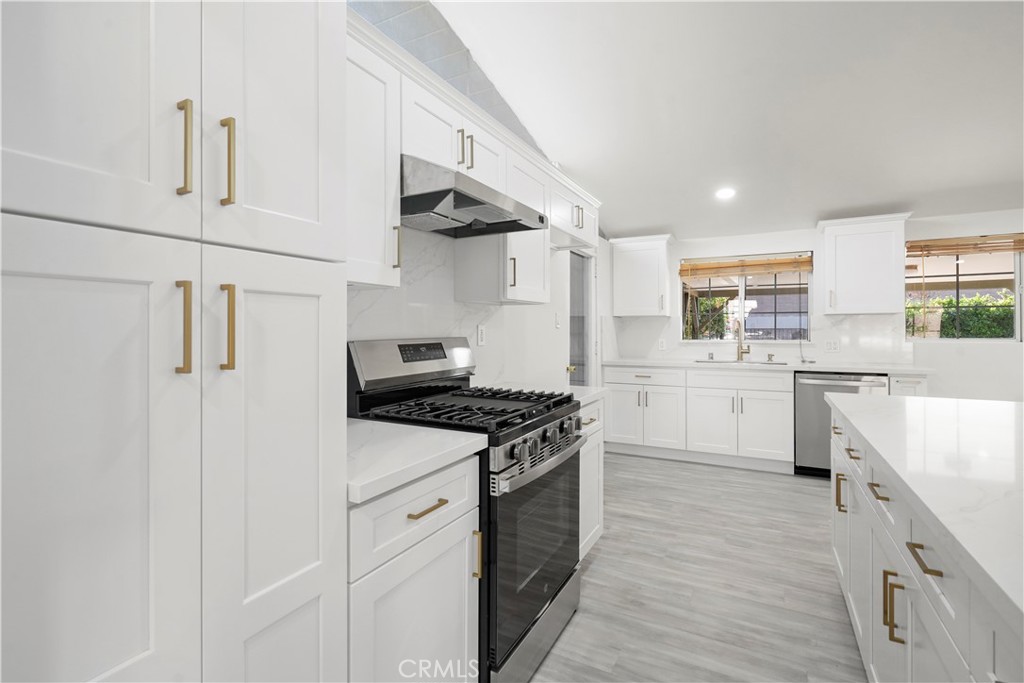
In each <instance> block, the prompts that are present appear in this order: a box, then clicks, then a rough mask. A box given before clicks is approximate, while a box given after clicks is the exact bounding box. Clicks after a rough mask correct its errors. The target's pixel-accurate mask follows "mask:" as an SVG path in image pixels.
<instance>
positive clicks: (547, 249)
mask: <svg viewBox="0 0 1024 683" xmlns="http://www.w3.org/2000/svg"><path fill="white" fill-rule="evenodd" d="M502 238H503V239H504V240H505V256H506V258H505V263H504V266H505V269H506V275H505V298H506V299H507V300H509V301H519V302H523V303H547V302H549V301H551V246H550V243H549V242H548V231H547V230H524V231H521V232H510V233H508V234H507V235H503V236H502ZM473 239H480V238H479V237H474V238H473Z"/></svg>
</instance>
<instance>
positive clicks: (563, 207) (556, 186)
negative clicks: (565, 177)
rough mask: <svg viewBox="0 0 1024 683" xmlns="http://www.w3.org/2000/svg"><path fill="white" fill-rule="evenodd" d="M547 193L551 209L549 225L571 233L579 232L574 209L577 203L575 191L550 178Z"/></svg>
mask: <svg viewBox="0 0 1024 683" xmlns="http://www.w3.org/2000/svg"><path fill="white" fill-rule="evenodd" d="M548 195H549V196H550V197H551V210H550V214H549V216H548V218H549V219H550V220H551V227H552V228H555V229H557V230H562V231H563V232H567V233H570V234H572V235H575V233H577V232H579V227H578V226H577V224H578V223H579V217H578V213H577V211H576V207H577V206H578V205H579V203H578V201H577V199H576V193H575V192H573V191H572V190H570V189H569V188H567V187H566V186H565V185H563V184H562V183H560V182H558V181H557V180H555V179H554V178H552V179H551V180H550V184H549V186H548Z"/></svg>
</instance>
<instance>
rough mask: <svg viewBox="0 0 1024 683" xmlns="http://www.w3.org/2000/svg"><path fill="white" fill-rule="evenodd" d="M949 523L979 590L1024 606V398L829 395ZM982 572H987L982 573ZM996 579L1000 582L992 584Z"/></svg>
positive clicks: (926, 506) (924, 506) (936, 519)
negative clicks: (1023, 401) (998, 593)
mask: <svg viewBox="0 0 1024 683" xmlns="http://www.w3.org/2000/svg"><path fill="white" fill-rule="evenodd" d="M825 401H826V402H827V403H828V404H829V405H831V406H832V407H833V408H835V409H836V410H838V411H839V412H840V413H842V414H843V415H844V416H845V417H846V418H847V419H848V420H849V422H850V425H851V426H852V427H853V429H855V430H856V431H857V432H858V433H859V434H860V435H861V436H862V437H863V438H864V439H866V440H867V442H868V443H869V444H871V446H872V447H873V449H874V450H875V451H877V452H878V454H879V455H881V456H882V458H884V459H885V461H886V463H887V464H888V465H889V466H890V467H891V469H892V470H893V471H894V473H895V474H896V475H897V476H898V477H899V478H900V479H902V483H903V484H904V485H905V486H906V488H908V489H909V490H910V493H911V498H913V497H916V498H917V499H918V501H919V502H920V505H919V506H914V508H915V512H916V513H918V514H919V515H930V516H931V517H932V518H933V519H932V520H926V522H930V524H929V526H934V527H936V531H939V530H940V529H943V530H945V531H946V532H947V533H948V535H949V537H950V538H951V539H952V541H953V543H955V544H956V545H957V546H959V548H954V550H956V551H958V552H957V554H958V555H959V556H960V557H961V558H965V559H966V560H967V562H968V563H969V564H974V565H976V566H975V567H973V571H972V568H971V567H970V566H964V567H963V569H964V571H965V572H967V573H968V574H969V575H972V581H974V582H975V583H979V582H980V583H982V584H985V583H989V586H988V588H989V590H988V591H985V588H986V586H984V585H979V586H978V587H979V589H981V590H983V592H988V593H989V594H990V598H991V599H997V598H999V597H1000V596H999V595H993V594H992V588H996V589H997V590H998V591H999V592H1001V593H1002V596H1003V599H1004V600H1006V599H1009V600H1010V601H1011V602H1012V604H1013V605H1015V606H1016V608H1017V610H1018V611H1019V610H1021V609H1022V606H1024V445H1022V442H1024V404H1022V403H1013V402H1009V401H979V400H969V399H953V398H926V397H917V396H906V397H903V396H872V395H863V394H835V393H828V394H825ZM979 572H980V573H979ZM992 584H994V586H993V585H992Z"/></svg>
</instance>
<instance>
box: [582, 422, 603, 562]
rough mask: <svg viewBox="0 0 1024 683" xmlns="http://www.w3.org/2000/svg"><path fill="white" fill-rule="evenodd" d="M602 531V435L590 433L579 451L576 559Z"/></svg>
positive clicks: (584, 553) (585, 552) (591, 545)
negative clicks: (578, 529)
mask: <svg viewBox="0 0 1024 683" xmlns="http://www.w3.org/2000/svg"><path fill="white" fill-rule="evenodd" d="M602 531H604V435H603V434H602V433H601V432H597V433H596V434H592V435H591V436H590V438H589V440H588V441H587V445H586V446H584V447H583V450H581V451H580V559H581V560H582V559H583V557H584V555H586V554H587V553H588V552H590V549H591V548H593V547H594V544H595V543H597V539H598V538H599V537H600V536H601V532H602Z"/></svg>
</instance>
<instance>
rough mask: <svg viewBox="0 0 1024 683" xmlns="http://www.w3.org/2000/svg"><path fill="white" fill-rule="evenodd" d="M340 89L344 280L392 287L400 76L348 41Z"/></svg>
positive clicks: (397, 271) (396, 270)
mask: <svg viewBox="0 0 1024 683" xmlns="http://www.w3.org/2000/svg"><path fill="white" fill-rule="evenodd" d="M345 88H346V90H345V105H346V112H347V117H346V119H345V131H346V139H345V152H346V155H345V156H346V160H347V165H346V173H345V178H346V182H345V193H346V194H345V209H346V218H345V226H346V229H347V234H348V239H347V240H346V244H347V246H348V260H347V263H348V281H349V282H350V283H361V284H368V285H380V286H387V287H398V286H399V285H400V284H401V268H400V266H401V264H400V263H399V262H398V259H399V253H398V241H399V239H400V236H399V234H398V231H399V229H400V228H399V222H400V220H401V218H400V216H399V211H400V207H399V202H400V199H401V197H400V191H401V190H400V187H401V178H400V175H399V174H400V171H401V154H402V151H401V135H402V121H401V113H402V109H401V106H402V104H401V80H400V75H399V73H398V70H397V69H395V68H394V67H393V66H391V65H390V64H388V63H387V62H385V61H384V60H383V59H381V58H380V57H378V56H377V55H375V54H373V53H372V52H371V51H370V50H369V49H368V48H366V47H365V46H363V45H362V44H360V43H357V42H356V41H355V40H349V41H348V73H347V74H346V77H345Z"/></svg>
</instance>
